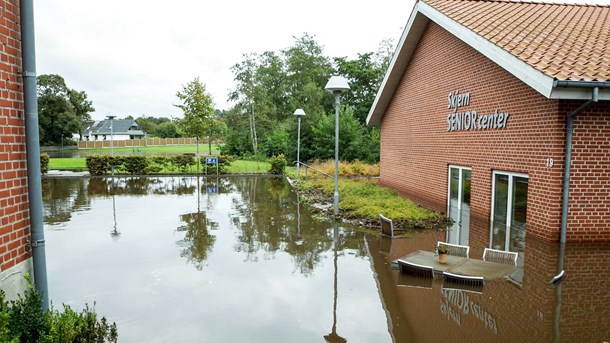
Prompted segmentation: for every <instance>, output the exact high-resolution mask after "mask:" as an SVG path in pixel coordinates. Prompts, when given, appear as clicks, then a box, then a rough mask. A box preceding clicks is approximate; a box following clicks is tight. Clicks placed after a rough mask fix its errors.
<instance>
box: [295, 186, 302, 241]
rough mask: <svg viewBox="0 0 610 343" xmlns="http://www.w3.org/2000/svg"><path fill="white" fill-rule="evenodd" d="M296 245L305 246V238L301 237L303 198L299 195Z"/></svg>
mask: <svg viewBox="0 0 610 343" xmlns="http://www.w3.org/2000/svg"><path fill="white" fill-rule="evenodd" d="M294 243H295V244H296V245H303V236H302V235H301V198H300V196H299V194H297V237H296V240H295V241H294Z"/></svg>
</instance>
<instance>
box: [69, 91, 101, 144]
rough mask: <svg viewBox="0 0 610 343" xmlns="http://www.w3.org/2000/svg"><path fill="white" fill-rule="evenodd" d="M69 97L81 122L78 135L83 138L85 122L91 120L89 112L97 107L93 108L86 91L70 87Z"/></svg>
mask: <svg viewBox="0 0 610 343" xmlns="http://www.w3.org/2000/svg"><path fill="white" fill-rule="evenodd" d="M68 98H69V100H70V104H72V108H73V109H74V114H76V117H77V118H78V120H79V122H80V123H79V124H80V125H79V128H78V137H79V139H81V140H82V139H83V130H84V129H85V123H86V122H87V121H88V120H91V114H89V112H93V111H95V109H94V108H93V105H92V102H91V101H88V100H87V93H85V92H84V91H80V92H79V91H77V90H74V89H69V90H68Z"/></svg>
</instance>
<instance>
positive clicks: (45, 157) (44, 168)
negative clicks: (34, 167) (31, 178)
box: [40, 153, 49, 174]
mask: <svg viewBox="0 0 610 343" xmlns="http://www.w3.org/2000/svg"><path fill="white" fill-rule="evenodd" d="M40 172H41V173H43V174H46V173H48V172H49V154H47V153H43V154H40Z"/></svg>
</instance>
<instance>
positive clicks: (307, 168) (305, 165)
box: [292, 161, 334, 179]
mask: <svg viewBox="0 0 610 343" xmlns="http://www.w3.org/2000/svg"><path fill="white" fill-rule="evenodd" d="M292 164H294V165H295V166H296V165H297V164H299V165H301V166H303V167H305V177H307V171H308V170H309V169H311V170H313V171H316V172H318V173H320V174H322V175H324V176H326V177H330V178H331V179H332V178H334V176H332V175H329V174H326V173H325V172H323V171H321V170H318V169H316V168H314V167H312V166H310V165H309V164H306V163H303V162H297V161H294V162H292Z"/></svg>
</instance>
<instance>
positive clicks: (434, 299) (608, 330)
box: [367, 234, 610, 342]
mask: <svg viewBox="0 0 610 343" xmlns="http://www.w3.org/2000/svg"><path fill="white" fill-rule="evenodd" d="M437 236H438V235H437ZM441 236H442V234H441ZM437 238H438V237H435V236H434V235H432V236H427V237H424V238H423V239H419V240H418V239H395V240H394V241H393V242H392V245H393V247H392V250H393V251H394V254H391V255H390V256H385V255H384V254H383V251H384V249H385V248H383V247H382V246H381V245H380V243H381V242H380V241H379V240H378V238H377V237H373V238H368V240H367V241H368V244H369V250H370V252H371V258H372V261H373V262H372V263H373V267H374V269H375V271H376V275H377V277H378V284H379V288H380V296H381V299H382V301H383V303H384V307H385V308H386V311H387V316H388V320H389V326H390V328H391V331H392V336H393V337H394V342H434V341H441V340H451V341H452V342H559V341H561V342H602V341H607V340H608V338H609V337H610V325H609V324H610V322H608V318H610V293H609V292H608V291H607V289H608V280H610V263H608V261H609V260H610V244H607V243H604V244H601V243H600V244H585V243H575V244H568V245H567V246H566V256H565V261H564V262H565V263H564V268H565V270H566V275H568V276H567V277H566V278H565V279H564V280H563V281H562V282H561V283H559V284H556V285H553V284H550V283H549V280H550V279H551V278H552V276H553V271H554V270H556V265H557V262H558V261H557V256H558V254H559V247H560V245H559V244H548V243H546V242H542V241H538V240H530V241H529V242H528V245H527V246H526V249H525V258H526V260H527V261H528V263H527V264H526V265H525V273H524V274H523V279H522V282H521V284H517V283H514V282H510V281H508V280H492V281H488V282H486V283H485V286H484V288H483V290H482V293H480V294H479V293H477V292H469V291H467V290H448V289H443V285H442V278H438V277H437V278H435V279H434V280H433V281H429V282H430V285H431V287H426V286H425V285H422V284H417V283H413V282H409V281H408V280H407V282H405V280H402V279H401V278H399V275H398V271H397V270H393V269H391V268H390V264H389V263H388V262H389V261H391V260H393V259H395V258H398V257H400V256H402V255H404V254H405V253H406V252H407V251H413V250H416V249H418V248H422V247H423V246H428V245H430V246H433V245H432V244H433V242H434V240H435V239H437ZM380 249H381V251H380Z"/></svg>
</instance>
